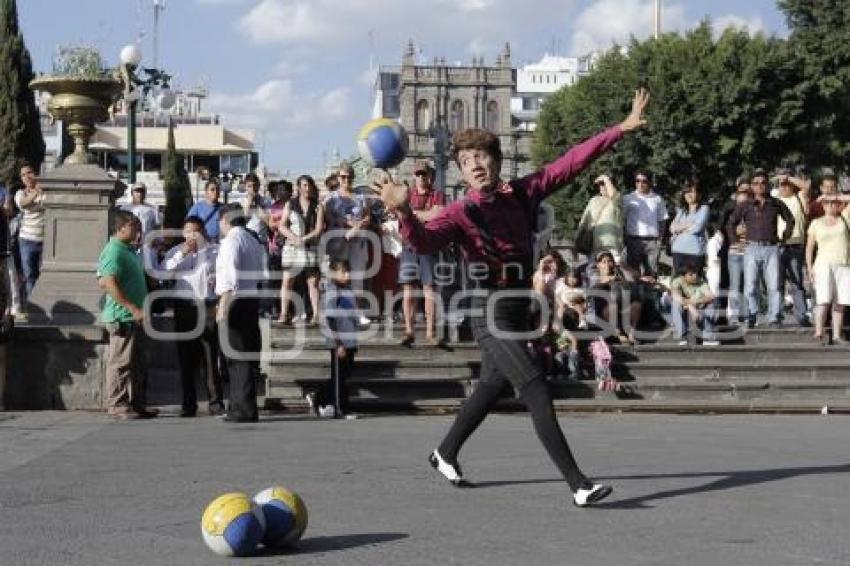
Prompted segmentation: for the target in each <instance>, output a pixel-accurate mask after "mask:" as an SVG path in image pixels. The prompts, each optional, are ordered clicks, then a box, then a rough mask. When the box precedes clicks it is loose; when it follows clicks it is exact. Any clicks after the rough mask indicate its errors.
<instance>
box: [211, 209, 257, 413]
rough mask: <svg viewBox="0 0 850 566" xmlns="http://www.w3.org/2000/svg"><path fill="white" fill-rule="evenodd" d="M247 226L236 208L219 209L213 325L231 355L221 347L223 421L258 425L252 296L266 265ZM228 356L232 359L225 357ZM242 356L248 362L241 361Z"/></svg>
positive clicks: (254, 306) (255, 296)
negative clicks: (226, 391) (225, 389)
mask: <svg viewBox="0 0 850 566" xmlns="http://www.w3.org/2000/svg"><path fill="white" fill-rule="evenodd" d="M247 221H248V219H247V218H246V217H245V212H244V210H243V208H242V205H240V204H239V203H230V204H227V205H224V206H223V207H222V208H221V216H220V218H219V228H220V229H221V235H222V240H221V242H220V244H219V248H218V258H217V259H216V270H215V271H216V274H215V294H216V295H218V297H219V299H218V309H217V311H216V320H217V321H218V323H219V326H221V325H222V324H224V329H220V332H219V336H220V337H223V336H224V335H226V337H227V342H226V344H229V346H230V349H231V350H232V351H231V352H228V351H227V347H226V346H225V356H226V357H227V368H228V373H229V376H230V406H229V407H228V412H227V415H226V416H225V417H224V420H225V421H227V422H237V423H238V422H257V420H258V412H257V385H256V381H255V379H256V376H257V375H258V373H259V352H260V345H261V339H260V325H259V312H258V306H259V300H258V298H257V295H256V291H257V286H258V283H259V282H260V280H261V279H263V277H264V274H265V273H266V269H265V266H266V265H267V262H266V257H265V255H266V252H265V248H263V246H262V245H261V244H260V242H259V240H258V239H257V237H256V235H255V234H253V233H252V232H250V231H249V230H248V229H247V228H245V224H246V223H247ZM222 344H223V345H224V344H225V342H224V341H222ZM234 351H235V353H236V354H235V355H229V354H233V353H234ZM246 357H247V358H249V359H242V358H246Z"/></svg>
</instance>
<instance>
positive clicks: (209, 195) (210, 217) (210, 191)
mask: <svg viewBox="0 0 850 566" xmlns="http://www.w3.org/2000/svg"><path fill="white" fill-rule="evenodd" d="M220 194H221V189H220V188H219V186H218V181H216V180H215V179H210V180H209V181H207V184H206V186H205V187H204V200H199V201H198V202H196V203H195V204H193V205H192V208H190V209H189V213H188V214H186V218H189V217H190V216H197V217H198V218H200V219H201V220H203V221H204V228H205V229H206V231H207V235H208V236H209V238H210V241H211V242H213V243H218V238H219V227H218V220H219V217H220V209H221V203H220V202H219V201H218V197H219V195H220Z"/></svg>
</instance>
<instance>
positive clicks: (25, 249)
mask: <svg viewBox="0 0 850 566" xmlns="http://www.w3.org/2000/svg"><path fill="white" fill-rule="evenodd" d="M21 182H22V183H23V185H24V188H23V189H21V190H19V191H18V192H17V193H16V194H15V204H17V205H18V208H20V209H21V211H22V212H23V216H22V219H21V225H20V231H19V234H18V246H19V248H20V251H21V263H22V266H23V276H24V284H25V285H24V290H25V291H26V294H27V296H29V295H30V294H31V293H32V290H33V288H34V287H35V283H36V281H38V276H39V275H40V273H41V252H42V249H43V247H44V201H45V194H44V191H42V190H41V186H39V184H38V177H37V176H36V174H35V168H33V166H32V165H30V164H29V163H24V164H23V165H21ZM26 300H27V297H23V298H22V299H21V304H22V305H23V307H24V311H26V304H27V303H26Z"/></svg>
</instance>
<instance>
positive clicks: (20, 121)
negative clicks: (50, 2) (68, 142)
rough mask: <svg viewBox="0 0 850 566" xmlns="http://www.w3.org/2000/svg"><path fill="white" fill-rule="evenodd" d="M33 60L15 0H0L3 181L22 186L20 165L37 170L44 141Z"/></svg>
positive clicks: (0, 175)
mask: <svg viewBox="0 0 850 566" xmlns="http://www.w3.org/2000/svg"><path fill="white" fill-rule="evenodd" d="M32 79H33V72H32V60H31V59H30V54H29V51H28V50H27V48H26V45H24V38H23V36H22V35H21V32H20V30H19V29H18V6H17V4H16V0H0V182H3V183H4V184H6V186H13V185H18V184H20V180H19V178H18V166H19V164H20V163H21V162H22V161H24V160H26V161H29V162H30V163H31V164H32V165H33V166H34V167H35V168H36V170H38V168H39V167H41V162H42V161H44V138H43V137H42V135H41V123H40V120H39V113H38V108H37V107H36V104H35V97H34V95H33V91H31V90H30V88H29V83H30V81H31V80H32Z"/></svg>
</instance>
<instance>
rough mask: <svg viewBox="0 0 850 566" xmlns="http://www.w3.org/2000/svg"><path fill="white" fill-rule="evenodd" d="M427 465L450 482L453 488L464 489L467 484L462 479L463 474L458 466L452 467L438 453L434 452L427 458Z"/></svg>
mask: <svg viewBox="0 0 850 566" xmlns="http://www.w3.org/2000/svg"><path fill="white" fill-rule="evenodd" d="M428 463H430V464H431V467H432V468H434V469H435V470H437V471H438V472H440V473H441V474H443V476H445V478H446V479H447V480H449V481H450V482H451V484H452V485H453V486H455V487H466V486H468V485H469V483H468V482H467V481H466V480H465V479H463V472H462V471H461V470H460V466H457V465H454V466H453V465H452V464H449V463H448V462H446V461H445V460H444V459H443V457H442V456H440V453H439V452H437V451H436V450H434V451H433V452H431V454H430V455H429V456H428Z"/></svg>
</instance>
